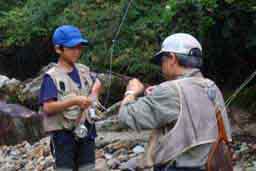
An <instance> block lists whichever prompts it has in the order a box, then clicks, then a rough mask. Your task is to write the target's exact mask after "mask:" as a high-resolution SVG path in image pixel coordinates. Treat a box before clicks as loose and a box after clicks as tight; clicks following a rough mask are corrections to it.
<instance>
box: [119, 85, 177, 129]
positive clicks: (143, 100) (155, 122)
mask: <svg viewBox="0 0 256 171" xmlns="http://www.w3.org/2000/svg"><path fill="white" fill-rule="evenodd" d="M179 111H180V100H179V93H178V89H177V87H176V85H174V84H173V83H171V82H165V83H163V84H160V85H158V86H156V88H155V89H154V90H153V92H152V95H148V96H144V97H140V98H138V99H137V100H135V101H132V102H129V103H127V104H125V105H123V106H122V107H121V108H120V111H119V120H120V121H121V122H123V123H125V124H126V125H128V126H129V127H131V128H132V129H136V130H141V129H153V128H159V127H161V126H163V125H164V124H166V123H170V122H172V121H175V120H177V118H178V115H179Z"/></svg>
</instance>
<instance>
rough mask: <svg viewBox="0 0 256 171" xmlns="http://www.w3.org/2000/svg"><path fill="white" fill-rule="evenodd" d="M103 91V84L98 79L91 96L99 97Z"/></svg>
mask: <svg viewBox="0 0 256 171" xmlns="http://www.w3.org/2000/svg"><path fill="white" fill-rule="evenodd" d="M101 90H102V84H101V82H100V80H98V79H96V81H95V83H94V84H93V86H92V91H91V95H92V96H95V97H98V96H99V94H100V92H101Z"/></svg>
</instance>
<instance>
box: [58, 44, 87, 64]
mask: <svg viewBox="0 0 256 171" xmlns="http://www.w3.org/2000/svg"><path fill="white" fill-rule="evenodd" d="M82 50H83V45H81V44H80V45H77V46H75V47H72V48H67V47H64V48H62V49H60V48H56V52H57V53H58V54H59V55H60V57H61V58H63V59H64V60H65V61H66V62H68V63H72V64H73V63H75V62H77V60H78V59H79V58H80V56H81V54H82Z"/></svg>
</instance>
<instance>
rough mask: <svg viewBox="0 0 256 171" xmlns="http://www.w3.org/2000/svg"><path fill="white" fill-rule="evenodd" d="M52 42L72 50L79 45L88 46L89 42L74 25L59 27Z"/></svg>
mask: <svg viewBox="0 0 256 171" xmlns="http://www.w3.org/2000/svg"><path fill="white" fill-rule="evenodd" d="M52 42H53V44H54V45H60V46H64V47H70V48H71V47H75V46H77V45H79V44H84V45H87V44H88V40H87V39H86V38H84V37H83V36H82V34H81V32H80V30H79V29H78V28H77V27H75V26H72V25H62V26H60V27H58V28H57V29H56V30H55V31H54V33H53V37H52Z"/></svg>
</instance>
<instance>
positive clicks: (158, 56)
mask: <svg viewBox="0 0 256 171" xmlns="http://www.w3.org/2000/svg"><path fill="white" fill-rule="evenodd" d="M165 53H166V52H165V51H159V52H157V53H156V54H155V55H154V56H153V58H152V59H151V60H150V61H151V63H153V64H156V65H160V64H161V59H162V57H163V56H164V54H165Z"/></svg>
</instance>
